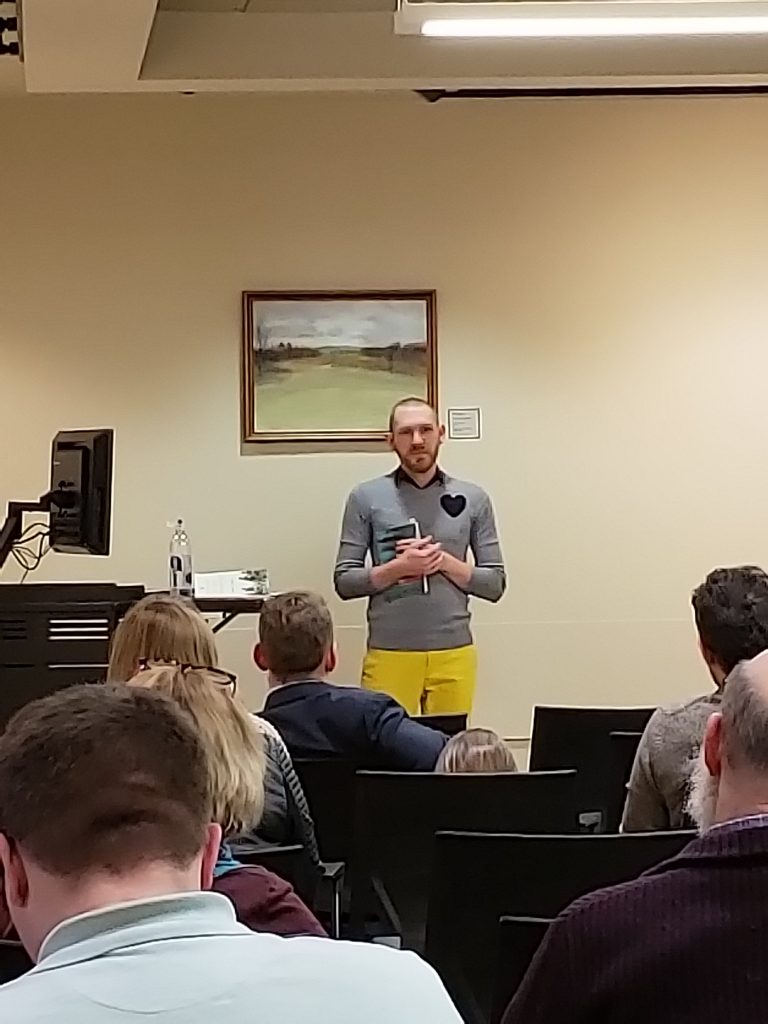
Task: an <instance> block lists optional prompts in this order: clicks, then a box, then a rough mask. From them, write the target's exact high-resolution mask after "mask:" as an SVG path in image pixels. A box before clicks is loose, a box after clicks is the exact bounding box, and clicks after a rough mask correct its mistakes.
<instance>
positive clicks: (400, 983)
mask: <svg viewBox="0 0 768 1024" xmlns="http://www.w3.org/2000/svg"><path fill="white" fill-rule="evenodd" d="M284 950H285V952H289V951H290V953H291V954H292V956H293V958H294V961H295V963H296V969H295V970H294V971H292V974H293V976H294V977H299V976H300V975H301V974H302V973H303V972H302V962H303V964H304V967H305V969H306V971H307V972H308V973H309V974H310V975H312V976H314V975H317V974H318V973H320V974H321V975H322V977H323V979H324V982H325V985H326V987H330V988H332V989H333V990H334V991H337V992H338V993H339V995H341V993H342V992H343V993H345V998H347V999H356V1000H358V999H359V1008H361V1007H362V1005H364V1004H366V1003H367V1004H368V1005H372V1003H371V1000H374V1001H375V1003H376V1004H377V1005H379V1004H380V1003H382V1002H383V1003H385V1004H387V1003H388V1004H389V1010H390V1011H392V1012H394V1010H395V1009H397V1008H398V1007H400V1008H401V1009H406V1010H408V1011H409V1012H411V1013H413V1014H414V1019H415V1016H417V1015H418V1014H419V1013H422V1014H423V1013H428V1014H430V1016H429V1017H424V1018H423V1019H425V1020H427V1019H429V1020H431V1021H432V1020H434V1021H439V1022H442V1021H456V1022H457V1024H458V1022H459V1020H460V1018H459V1017H458V1015H457V1014H456V1011H455V1009H454V1008H453V1005H452V1003H451V1001H450V1000H449V998H448V995H447V993H446V991H445V989H444V987H443V984H442V982H441V981H440V979H439V978H438V976H437V974H436V973H435V971H434V969H433V968H432V967H431V966H430V965H429V964H427V963H426V962H425V961H424V960H422V959H421V957H419V956H417V955H416V954H415V953H411V952H408V951H406V950H400V949H392V948H390V947H388V946H381V945H377V944H373V943H366V942H349V941H344V940H333V941H331V940H329V939H321V938H308V937H300V938H292V939H288V940H286V945H285V947H284ZM380 1008H381V1007H380ZM441 1011H442V1012H441ZM435 1013H439V1016H433V1014H435ZM376 1019H377V1020H378V1019H379V1018H378V1017H377V1018H376ZM381 1019H384V1018H383V1017H382V1018H381ZM386 1019H390V1017H389V1016H387V1018H386ZM392 1019H394V1018H392Z"/></svg>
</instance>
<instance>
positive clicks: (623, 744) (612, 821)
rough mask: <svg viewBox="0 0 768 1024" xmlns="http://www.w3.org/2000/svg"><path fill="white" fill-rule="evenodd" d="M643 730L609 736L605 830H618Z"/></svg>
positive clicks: (615, 733)
mask: <svg viewBox="0 0 768 1024" xmlns="http://www.w3.org/2000/svg"><path fill="white" fill-rule="evenodd" d="M642 735H643V734H642V733H641V732H612V733H611V734H610V736H609V737H608V765H609V768H608V778H607V779H606V795H607V802H606V808H605V831H606V832H618V831H619V826H620V825H621V818H622V815H623V814H624V804H625V803H626V802H627V783H628V782H629V776H630V774H631V773H632V765H633V764H634V763H635V754H636V753H637V747H638V744H639V743H640V737H641V736H642Z"/></svg>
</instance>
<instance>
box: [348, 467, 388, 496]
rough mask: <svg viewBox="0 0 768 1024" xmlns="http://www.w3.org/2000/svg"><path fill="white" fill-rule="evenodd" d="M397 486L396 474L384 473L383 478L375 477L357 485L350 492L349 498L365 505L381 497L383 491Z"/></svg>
mask: <svg viewBox="0 0 768 1024" xmlns="http://www.w3.org/2000/svg"><path fill="white" fill-rule="evenodd" d="M395 486H396V484H395V478H394V474H393V473H384V474H383V475H382V476H374V477H371V479H370V480H363V481H362V483H359V484H356V485H355V486H354V487H353V488H352V490H351V491H350V492H349V497H350V499H354V500H357V501H359V502H361V503H362V504H365V503H368V502H370V501H371V500H373V499H374V498H376V497H377V496H378V495H380V494H381V492H382V491H383V490H388V489H391V488H394V487H395Z"/></svg>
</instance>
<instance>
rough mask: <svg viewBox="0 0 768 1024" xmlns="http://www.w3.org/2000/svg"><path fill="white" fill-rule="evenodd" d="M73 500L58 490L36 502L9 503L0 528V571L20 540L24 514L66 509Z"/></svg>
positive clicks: (64, 492)
mask: <svg viewBox="0 0 768 1024" xmlns="http://www.w3.org/2000/svg"><path fill="white" fill-rule="evenodd" d="M74 500H75V496H74V495H73V494H68V493H67V492H66V491H62V490H58V491H48V492H47V493H46V494H43V495H41V496H40V497H39V498H38V499H37V501H9V502H8V513H7V515H6V517H5V522H4V523H3V525H2V526H0V569H2V567H3V566H4V565H5V563H6V561H7V559H8V556H9V555H10V553H11V549H12V548H13V546H14V544H17V543H18V541H19V539H20V538H21V535H22V532H23V522H24V513H25V512H50V510H51V506H52V505H56V506H58V507H59V508H66V507H68V506H71V505H72V504H73V502H74Z"/></svg>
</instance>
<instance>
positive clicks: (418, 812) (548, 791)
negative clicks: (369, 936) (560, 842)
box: [350, 772, 576, 950]
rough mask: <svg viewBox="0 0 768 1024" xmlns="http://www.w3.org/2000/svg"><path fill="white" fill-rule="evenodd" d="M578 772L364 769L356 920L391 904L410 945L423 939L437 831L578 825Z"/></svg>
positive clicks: (358, 931) (359, 931)
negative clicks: (576, 808) (576, 804)
mask: <svg viewBox="0 0 768 1024" xmlns="http://www.w3.org/2000/svg"><path fill="white" fill-rule="evenodd" d="M573 787H574V773H573V772H542V773H532V774H528V773H519V774H514V773H499V774H480V773H476V774H427V773H423V772H422V773H418V772H414V773H411V772H402V773H397V772H359V773H358V776H357V794H356V804H355V806H356V815H355V848H354V855H353V858H352V864H351V871H350V883H351V893H352V898H351V926H352V930H353V934H355V935H357V936H358V937H363V936H364V935H365V933H366V932H365V921H366V918H369V917H371V916H372V915H374V914H376V913H377V912H379V911H380V910H381V909H382V908H383V910H384V911H385V914H386V917H387V918H388V921H389V924H390V926H391V929H390V930H394V931H395V932H396V933H397V934H399V935H400V937H401V939H402V942H403V945H404V946H406V947H407V948H409V949H416V950H419V949H421V948H422V947H423V942H424V929H425V925H426V914H427V903H428V899H429V887H430V877H431V871H432V860H433V847H434V837H435V833H436V832H438V831H440V830H441V829H443V830H444V829H446V828H451V829H466V830H468V831H474V832H477V831H483V832H499V831H509V830H510V829H515V830H516V831H518V832H561V831H567V830H568V829H575V826H576V815H575V810H574V803H573V793H574V788H573Z"/></svg>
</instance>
